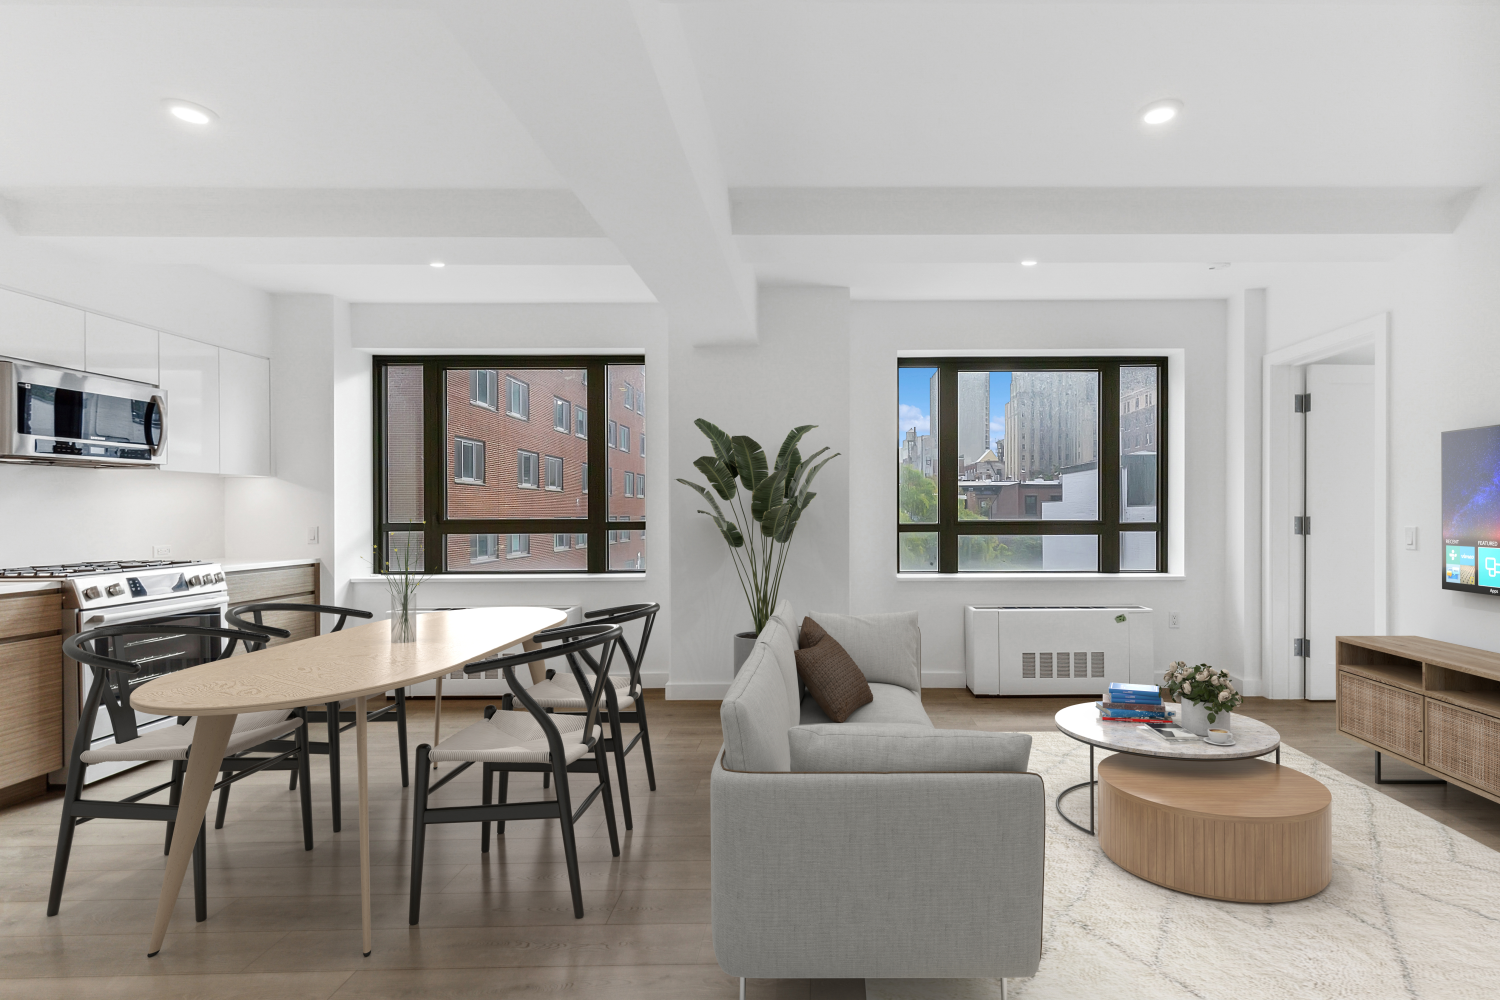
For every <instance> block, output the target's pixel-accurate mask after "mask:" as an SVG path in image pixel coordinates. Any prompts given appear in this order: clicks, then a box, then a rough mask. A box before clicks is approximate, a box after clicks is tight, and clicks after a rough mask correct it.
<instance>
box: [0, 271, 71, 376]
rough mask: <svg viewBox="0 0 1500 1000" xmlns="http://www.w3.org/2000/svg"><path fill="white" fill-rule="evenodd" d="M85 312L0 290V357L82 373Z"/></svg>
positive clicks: (30, 296)
mask: <svg viewBox="0 0 1500 1000" xmlns="http://www.w3.org/2000/svg"><path fill="white" fill-rule="evenodd" d="M83 317H84V312H83V310H82V309H74V308H73V307H72V306H60V305H58V304H57V303H56V302H48V301H47V300H46V299H39V298H36V297H35V296H32V295H22V294H20V293H19V292H11V291H6V290H5V289H3V288H0V355H4V356H5V357H9V358H20V359H21V360H23V361H35V362H37V363H38V364H43V365H56V366H57V367H59V368H76V369H78V370H79V371H82V370H84V368H83V366H84V357H85V352H84V318H83Z"/></svg>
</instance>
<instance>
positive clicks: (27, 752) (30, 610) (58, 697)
mask: <svg viewBox="0 0 1500 1000" xmlns="http://www.w3.org/2000/svg"><path fill="white" fill-rule="evenodd" d="M61 629H62V594H61V593H60V592H59V591H57V590H42V591H35V592H31V593H20V594H0V691H3V692H4V697H3V698H0V801H6V800H9V801H19V799H18V798H17V796H14V795H9V794H6V793H7V791H8V790H9V789H11V787H12V786H16V785H22V784H26V785H27V786H28V788H29V787H30V786H31V785H35V784H36V783H37V779H39V778H40V779H41V784H40V787H39V788H35V789H32V792H33V793H34V794H40V793H41V792H42V791H45V790H46V783H45V782H46V775H47V773H48V772H49V771H55V770H57V769H58V768H60V767H62V763H63V731H62V725H63V723H62V698H63V683H62V679H63V656H62V631H61ZM28 797H29V796H28Z"/></svg>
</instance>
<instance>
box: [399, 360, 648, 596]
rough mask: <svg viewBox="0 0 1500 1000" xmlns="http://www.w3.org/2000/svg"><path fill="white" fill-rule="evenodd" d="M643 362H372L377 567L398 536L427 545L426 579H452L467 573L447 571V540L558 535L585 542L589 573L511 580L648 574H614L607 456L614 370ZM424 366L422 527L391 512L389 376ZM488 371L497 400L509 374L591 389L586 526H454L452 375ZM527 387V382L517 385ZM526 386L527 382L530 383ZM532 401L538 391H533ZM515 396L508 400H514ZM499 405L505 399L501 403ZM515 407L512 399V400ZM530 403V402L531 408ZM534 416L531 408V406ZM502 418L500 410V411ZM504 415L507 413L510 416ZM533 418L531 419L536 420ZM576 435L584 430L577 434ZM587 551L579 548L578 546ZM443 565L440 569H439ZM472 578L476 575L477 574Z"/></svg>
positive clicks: (517, 521) (635, 523)
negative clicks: (566, 376) (568, 379)
mask: <svg viewBox="0 0 1500 1000" xmlns="http://www.w3.org/2000/svg"><path fill="white" fill-rule="evenodd" d="M645 364H646V359H645V357H644V356H643V355H640V354H620V355H611V354H590V355H519V356H512V355H492V354H486V355H379V356H376V357H375V358H373V359H372V365H371V369H372V383H373V393H374V407H373V409H374V414H373V423H374V442H373V443H374V448H373V452H374V456H373V457H374V463H373V466H374V467H373V472H374V482H373V484H372V485H373V489H372V493H373V495H374V522H375V526H376V531H375V552H374V554H375V560H374V561H375V565H376V566H379V567H382V571H384V567H386V566H387V565H388V563H387V560H388V559H389V558H390V557H391V553H393V552H394V551H395V549H396V547H397V545H398V544H400V539H399V538H397V539H395V540H393V539H392V537H391V536H392V535H393V534H394V535H398V536H400V535H403V534H406V535H410V534H417V535H419V536H420V537H421V551H422V553H423V557H424V561H425V565H426V572H429V573H435V574H441V575H446V574H449V573H456V574H458V573H465V571H464V570H450V569H449V568H448V566H447V545H446V536H449V535H472V534H476V533H484V534H499V535H506V534H528V535H529V534H558V533H568V534H572V535H582V536H583V537H584V539H585V544H584V546H581V547H583V548H585V549H587V551H588V553H589V556H588V564H587V567H586V568H584V569H557V568H552V569H544V570H521V571H511V572H507V573H506V574H505V575H506V576H507V577H514V576H524V575H525V574H526V573H529V572H532V573H534V572H545V573H551V574H573V575H580V576H586V575H600V574H605V573H641V572H643V571H642V570H636V569H612V568H610V565H609V551H608V545H607V543H606V532H608V531H609V530H610V529H609V528H607V527H606V524H607V523H609V522H608V517H609V503H608V492H607V490H606V482H605V477H606V475H607V474H608V472H609V471H610V469H609V462H608V458H607V452H606V443H607V435H606V433H605V421H606V419H607V414H608V411H609V400H608V398H607V386H608V384H609V381H608V369H609V366H611V365H645ZM409 366H419V367H421V368H422V455H423V468H422V484H423V489H422V503H423V519H422V520H420V521H400V522H398V521H391V520H390V519H389V517H388V516H387V512H386V435H385V425H386V415H385V413H386V384H387V374H386V370H387V369H388V368H400V367H409ZM464 369H487V370H491V371H495V372H496V373H497V378H496V396H497V397H498V395H499V389H500V385H501V384H502V383H501V380H500V379H499V378H498V373H499V372H500V371H502V370H506V369H509V370H518V369H572V370H579V371H581V372H582V374H583V384H584V385H585V386H586V387H587V401H588V402H587V406H586V407H584V412H585V414H586V423H585V427H586V433H587V436H586V438H584V440H586V441H587V444H588V449H587V454H588V460H587V461H586V462H585V463H584V478H583V483H582V486H583V493H584V495H585V496H588V497H590V498H595V499H590V501H589V504H588V515H587V517H584V518H556V517H553V518H548V517H505V518H450V517H448V516H447V500H448V485H449V483H448V472H447V462H448V459H447V452H448V449H449V448H450V447H452V444H451V441H452V439H453V437H456V436H457V435H450V434H449V432H448V430H447V388H446V382H445V374H444V373H445V372H447V371H449V370H464ZM517 381H519V380H517ZM522 384H523V385H524V384H525V383H524V382H523V383H522ZM527 389H528V392H527V395H528V396H529V395H530V393H529V389H530V386H529V385H528V386H527ZM507 396H508V393H507ZM496 402H497V404H498V402H499V401H498V398H497V400H496ZM507 402H508V399H507ZM528 403H529V400H528ZM528 409H529V406H528ZM497 410H499V407H498V405H497ZM502 412H503V411H502ZM529 416H530V415H529V413H528V414H527V417H526V418H525V419H529ZM574 432H575V435H576V422H575V429H574ZM537 477H538V481H539V482H540V480H541V477H542V466H541V461H540V457H539V458H538V462H537ZM621 526H622V527H623V526H628V527H629V528H630V529H632V530H636V531H645V530H646V522H645V521H644V520H632V521H629V522H625V524H624V525H621ZM575 547H579V546H575ZM434 564H436V565H434ZM469 572H470V573H472V571H469Z"/></svg>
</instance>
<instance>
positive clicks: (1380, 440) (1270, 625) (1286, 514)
mask: <svg viewBox="0 0 1500 1000" xmlns="http://www.w3.org/2000/svg"><path fill="white" fill-rule="evenodd" d="M1390 326H1391V314H1390V313H1389V312H1381V313H1377V314H1375V315H1374V316H1367V317H1365V318H1364V319H1361V320H1357V321H1355V322H1353V323H1349V324H1347V325H1345V326H1341V327H1338V328H1336V329H1334V330H1330V331H1328V332H1326V333H1321V334H1318V335H1317V336H1315V337H1309V338H1308V339H1307V340H1303V341H1300V342H1299V343H1296V344H1292V345H1290V346H1288V347H1283V348H1281V349H1280V350H1277V351H1272V352H1271V353H1269V354H1266V355H1264V356H1263V357H1262V359H1261V511H1262V514H1261V580H1262V583H1261V607H1262V608H1264V609H1265V613H1264V615H1263V617H1262V619H1261V677H1262V678H1263V685H1264V687H1263V690H1264V692H1265V695H1266V697H1268V698H1302V697H1304V694H1305V692H1304V691H1303V686H1302V680H1303V675H1302V659H1301V657H1294V656H1292V640H1293V639H1296V638H1300V637H1301V636H1300V633H1301V630H1302V599H1303V594H1302V579H1301V575H1300V573H1296V572H1294V570H1295V568H1296V566H1297V565H1298V563H1297V561H1296V553H1295V550H1294V549H1293V545H1292V540H1293V536H1292V517H1293V516H1294V515H1296V514H1300V513H1301V512H1302V497H1301V495H1300V492H1299V491H1300V489H1301V486H1300V484H1301V481H1302V470H1301V468H1300V467H1298V466H1295V464H1294V463H1295V462H1296V461H1298V460H1300V455H1301V454H1302V450H1301V445H1300V444H1298V445H1297V446H1296V447H1295V448H1293V447H1290V446H1289V445H1290V444H1291V443H1292V440H1293V436H1294V435H1297V436H1298V437H1299V439H1300V433H1299V432H1300V431H1301V430H1302V428H1301V425H1300V424H1299V423H1298V419H1299V418H1298V417H1297V416H1296V414H1294V413H1293V410H1292V406H1293V399H1292V397H1293V396H1294V395H1296V394H1298V393H1300V392H1302V391H1303V389H1302V386H1303V382H1304V373H1303V370H1302V369H1303V368H1304V366H1306V365H1310V364H1315V363H1317V362H1319V361H1325V360H1327V359H1329V358H1332V357H1334V356H1336V355H1339V354H1342V353H1344V352H1345V351H1349V350H1352V349H1355V348H1361V347H1369V348H1372V349H1373V351H1374V355H1375V364H1374V369H1375V372H1374V376H1375V377H1374V398H1373V400H1372V405H1373V409H1374V413H1375V426H1374V427H1373V428H1372V430H1373V432H1374V449H1373V450H1374V454H1375V468H1374V470H1373V475H1372V476H1371V480H1372V482H1373V483H1374V488H1373V489H1372V491H1371V503H1372V504H1373V505H1374V512H1373V513H1374V519H1373V524H1374V529H1373V536H1374V537H1372V538H1371V539H1370V543H1371V545H1373V546H1374V551H1375V553H1376V557H1375V560H1374V563H1375V572H1374V576H1373V579H1372V581H1371V591H1372V593H1371V598H1372V605H1373V608H1374V621H1375V632H1376V634H1377V635H1384V634H1386V632H1387V630H1388V627H1389V620H1390V611H1389V576H1390V551H1389V545H1388V544H1387V539H1388V537H1389V533H1390V528H1389V522H1390V512H1389V499H1388V497H1389V490H1390V484H1389V465H1390V462H1389V455H1390V391H1389V390H1390V378H1389V352H1390ZM1313 405H1314V406H1316V405H1317V400H1314V401H1313ZM1277 444H1280V445H1282V447H1275V445H1277Z"/></svg>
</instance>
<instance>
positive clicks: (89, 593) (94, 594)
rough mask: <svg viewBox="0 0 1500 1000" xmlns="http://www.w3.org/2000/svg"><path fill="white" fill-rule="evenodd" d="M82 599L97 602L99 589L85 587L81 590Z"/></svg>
mask: <svg viewBox="0 0 1500 1000" xmlns="http://www.w3.org/2000/svg"><path fill="white" fill-rule="evenodd" d="M83 599H84V600H85V601H97V600H98V599H99V588H98V587H85V588H84V590H83Z"/></svg>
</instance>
